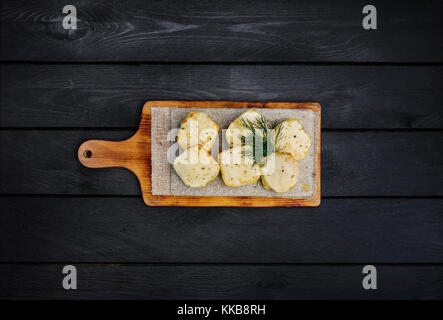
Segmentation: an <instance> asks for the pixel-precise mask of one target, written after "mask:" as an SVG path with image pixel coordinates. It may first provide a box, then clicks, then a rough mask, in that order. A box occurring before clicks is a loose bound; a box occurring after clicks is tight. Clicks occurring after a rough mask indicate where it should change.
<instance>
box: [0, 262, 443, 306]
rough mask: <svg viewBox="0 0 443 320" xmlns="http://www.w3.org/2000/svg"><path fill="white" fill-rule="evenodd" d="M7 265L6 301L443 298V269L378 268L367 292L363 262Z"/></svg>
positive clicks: (1, 286)
mask: <svg viewBox="0 0 443 320" xmlns="http://www.w3.org/2000/svg"><path fill="white" fill-rule="evenodd" d="M62 268H63V265H18V266H17V265H1V266H0V272H1V273H2V274H8V275H9V277H7V278H3V279H2V280H3V281H1V282H0V298H2V299H11V298H15V299H18V298H20V299H154V300H158V299H225V300H228V299H271V300H273V299H334V300H335V299H442V298H443V295H442V292H443V281H442V280H443V278H442V275H443V267H442V266H395V265H388V266H378V268H377V276H378V285H379V289H378V290H368V291H367V290H363V288H362V278H363V275H362V268H363V265H361V266H358V265H357V266H336V265H324V266H321V265H317V266H309V265H306V266H300V265H298V266H248V265H246V266H223V265H222V266H217V265H212V266H211V265H210V266H204V265H203V266H201V265H200V266H196V265H187V266H145V265H132V266H124V265H123V266H122V265H77V270H78V280H77V282H78V289H77V290H64V289H63V287H62V285H61V282H62V278H63V274H62Z"/></svg>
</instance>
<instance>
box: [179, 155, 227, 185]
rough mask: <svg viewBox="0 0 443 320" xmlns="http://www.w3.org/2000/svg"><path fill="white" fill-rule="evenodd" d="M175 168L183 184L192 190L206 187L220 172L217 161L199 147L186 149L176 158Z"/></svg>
mask: <svg viewBox="0 0 443 320" xmlns="http://www.w3.org/2000/svg"><path fill="white" fill-rule="evenodd" d="M173 167H174V170H175V172H176V173H177V174H178V176H179V177H180V178H181V179H182V180H183V182H184V183H185V184H186V185H187V186H189V187H192V188H200V187H204V186H206V185H207V184H208V183H209V182H211V181H212V180H214V179H215V178H216V177H217V176H218V172H219V171H220V166H219V165H218V163H217V161H215V160H214V158H213V157H212V156H211V155H210V154H209V152H208V151H207V150H205V149H203V148H201V147H199V146H194V147H191V148H188V149H186V150H185V151H184V152H183V153H182V154H181V155H179V156H178V157H177V158H175V160H174V165H173Z"/></svg>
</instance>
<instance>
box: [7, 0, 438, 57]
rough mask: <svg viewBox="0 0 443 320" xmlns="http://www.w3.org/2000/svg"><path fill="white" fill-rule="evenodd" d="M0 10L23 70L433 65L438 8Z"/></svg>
mask: <svg viewBox="0 0 443 320" xmlns="http://www.w3.org/2000/svg"><path fill="white" fill-rule="evenodd" d="M69 4H71V5H74V6H76V8H77V12H78V19H79V21H78V29H77V30H69V31H67V30H64V29H63V27H62V20H63V15H62V8H63V7H64V6H65V5H66V3H62V2H60V1H57V0H47V1H44V2H41V3H39V4H38V5H37V4H36V3H33V2H29V1H24V0H22V1H18V0H9V1H2V11H1V23H2V26H1V35H2V37H1V47H2V52H1V59H2V60H25V61H33V60H38V61H359V62H361V61H363V62H365V61H376V62H380V61H384V62H386V61H387V62H441V61H442V59H443V57H442V46H441V28H442V21H441V16H440V12H441V10H442V4H441V1H438V0H430V1H426V3H423V2H422V1H419V0H413V1H407V2H405V1H383V2H377V3H373V4H374V5H376V7H377V12H378V29H377V30H364V29H363V27H362V20H363V14H362V9H363V7H364V6H365V5H367V4H368V2H367V1H363V0H357V1H356V0H341V1H315V2H313V1H309V0H299V1H296V2H294V1H288V0H278V1H272V2H270V1H253V2H252V1H235V0H228V1H218V2H217V3H214V2H213V1H197V0H190V1H180V0H173V1H165V0H158V1H149V2H146V1H143V0H134V1H130V2H128V1H123V0H121V1H111V2H110V1H107V0H98V1H94V2H91V1H87V0H72V1H70V2H69Z"/></svg>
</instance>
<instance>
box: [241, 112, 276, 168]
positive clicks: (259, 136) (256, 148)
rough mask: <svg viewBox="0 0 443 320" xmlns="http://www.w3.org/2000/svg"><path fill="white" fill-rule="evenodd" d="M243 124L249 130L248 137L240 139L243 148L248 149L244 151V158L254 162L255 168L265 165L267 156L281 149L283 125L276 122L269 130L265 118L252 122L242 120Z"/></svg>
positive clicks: (261, 117) (258, 118)
mask: <svg viewBox="0 0 443 320" xmlns="http://www.w3.org/2000/svg"><path fill="white" fill-rule="evenodd" d="M241 124H242V125H243V126H244V127H245V128H247V129H248V135H247V136H241V137H240V141H241V144H242V146H244V147H246V148H244V150H242V156H246V157H248V158H250V159H252V160H254V163H253V166H254V165H255V164H260V165H262V164H265V163H266V157H267V156H269V155H270V154H272V153H274V152H278V151H279V150H280V149H281V147H280V146H279V142H280V140H281V138H282V130H283V123H281V122H280V123H277V122H274V123H273V124H272V127H271V128H269V127H268V125H267V123H266V120H265V118H264V117H263V116H259V117H257V118H255V120H252V121H251V120H249V119H245V118H242V119H241ZM260 142H261V143H260Z"/></svg>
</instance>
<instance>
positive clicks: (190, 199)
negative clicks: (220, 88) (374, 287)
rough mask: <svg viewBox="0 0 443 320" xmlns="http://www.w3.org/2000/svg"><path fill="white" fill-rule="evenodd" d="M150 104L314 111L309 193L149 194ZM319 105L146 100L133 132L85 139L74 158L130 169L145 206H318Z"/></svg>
mask: <svg viewBox="0 0 443 320" xmlns="http://www.w3.org/2000/svg"><path fill="white" fill-rule="evenodd" d="M151 107H166V108H168V107H169V108H170V107H177V108H202V109H204V108H239V109H240V108H256V109H260V108H270V109H272V108H275V109H309V110H312V111H313V112H314V113H315V121H316V124H315V127H316V129H315V132H316V133H315V136H314V137H312V139H313V141H314V142H313V148H314V149H313V150H314V158H315V165H314V166H315V169H314V170H315V171H314V173H315V178H314V179H315V181H314V186H313V188H314V190H313V194H312V196H310V197H307V198H303V199H292V198H283V197H268V198H262V197H254V196H238V197H237V196H211V197H203V196H173V195H153V194H152V180H151V167H152V163H151ZM320 122H321V108H320V105H319V104H318V103H314V102H306V103H297V102H232V101H148V102H146V103H145V105H144V107H143V110H142V116H141V120H140V126H139V128H138V130H137V132H136V133H135V134H134V135H133V136H132V137H130V138H128V139H126V140H124V141H104V140H89V141H85V142H84V143H82V144H81V146H80V147H79V148H78V153H77V155H78V160H79V161H80V163H81V164H83V165H84V166H85V167H88V168H94V169H96V168H110V167H121V168H125V169H128V170H130V171H131V172H132V173H134V174H135V175H136V176H137V178H138V180H139V182H140V188H141V191H142V196H143V200H144V201H145V203H146V204H147V205H148V206H177V207H225V206H227V205H228V206H231V207H293V206H314V207H316V206H318V205H320V201H321V190H320V187H321V185H320V173H321V170H320V167H321V165H320V160H321V159H320V157H321V155H320V150H321V133H320V132H321V131H320V128H321V123H320Z"/></svg>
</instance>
